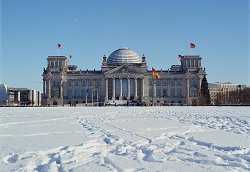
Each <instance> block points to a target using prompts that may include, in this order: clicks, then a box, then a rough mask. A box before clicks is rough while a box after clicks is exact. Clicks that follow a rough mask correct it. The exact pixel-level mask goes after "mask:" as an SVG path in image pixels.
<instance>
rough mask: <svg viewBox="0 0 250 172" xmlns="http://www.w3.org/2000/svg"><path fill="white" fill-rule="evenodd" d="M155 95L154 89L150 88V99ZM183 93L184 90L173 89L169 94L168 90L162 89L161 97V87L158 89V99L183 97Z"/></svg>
mask: <svg viewBox="0 0 250 172" xmlns="http://www.w3.org/2000/svg"><path fill="white" fill-rule="evenodd" d="M152 95H153V89H152V87H149V97H152ZM182 96H183V93H182V88H176V89H175V88H174V87H171V88H170V89H169V93H168V90H167V89H166V88H163V89H162V95H161V89H160V88H159V87H156V97H182Z"/></svg>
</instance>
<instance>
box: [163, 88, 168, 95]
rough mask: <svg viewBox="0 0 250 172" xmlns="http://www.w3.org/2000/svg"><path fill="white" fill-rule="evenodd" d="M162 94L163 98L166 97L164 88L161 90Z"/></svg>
mask: <svg viewBox="0 0 250 172" xmlns="http://www.w3.org/2000/svg"><path fill="white" fill-rule="evenodd" d="M162 93H163V95H162V96H163V97H167V89H166V88H163V89H162Z"/></svg>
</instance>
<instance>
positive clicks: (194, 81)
mask: <svg viewBox="0 0 250 172" xmlns="http://www.w3.org/2000/svg"><path fill="white" fill-rule="evenodd" d="M190 85H191V87H192V88H196V87H197V80H196V79H191V80H190Z"/></svg>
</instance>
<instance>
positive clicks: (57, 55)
mask: <svg viewBox="0 0 250 172" xmlns="http://www.w3.org/2000/svg"><path fill="white" fill-rule="evenodd" d="M57 56H59V48H57Z"/></svg>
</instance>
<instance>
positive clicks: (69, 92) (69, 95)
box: [68, 88, 72, 98]
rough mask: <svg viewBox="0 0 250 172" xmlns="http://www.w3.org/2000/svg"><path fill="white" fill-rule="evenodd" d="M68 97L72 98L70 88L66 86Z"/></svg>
mask: <svg viewBox="0 0 250 172" xmlns="http://www.w3.org/2000/svg"><path fill="white" fill-rule="evenodd" d="M68 97H69V98H72V88H68Z"/></svg>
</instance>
